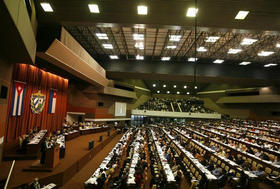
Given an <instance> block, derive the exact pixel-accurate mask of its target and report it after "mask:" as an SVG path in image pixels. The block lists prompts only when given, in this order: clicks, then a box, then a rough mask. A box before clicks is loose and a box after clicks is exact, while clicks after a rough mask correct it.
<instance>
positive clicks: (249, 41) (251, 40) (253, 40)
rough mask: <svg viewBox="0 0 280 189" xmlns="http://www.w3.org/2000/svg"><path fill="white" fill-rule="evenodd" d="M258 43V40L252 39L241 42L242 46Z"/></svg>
mask: <svg viewBox="0 0 280 189" xmlns="http://www.w3.org/2000/svg"><path fill="white" fill-rule="evenodd" d="M256 41H258V40H257V39H251V38H244V39H243V40H242V41H241V45H252V44H253V43H255V42H256Z"/></svg>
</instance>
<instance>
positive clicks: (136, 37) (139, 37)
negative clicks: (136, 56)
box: [133, 33, 144, 41]
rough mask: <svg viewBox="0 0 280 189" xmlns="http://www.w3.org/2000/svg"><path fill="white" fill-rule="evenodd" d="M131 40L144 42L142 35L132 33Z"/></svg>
mask: <svg viewBox="0 0 280 189" xmlns="http://www.w3.org/2000/svg"><path fill="white" fill-rule="evenodd" d="M133 39H134V40H138V41H143V40H144V34H138V33H134V34H133Z"/></svg>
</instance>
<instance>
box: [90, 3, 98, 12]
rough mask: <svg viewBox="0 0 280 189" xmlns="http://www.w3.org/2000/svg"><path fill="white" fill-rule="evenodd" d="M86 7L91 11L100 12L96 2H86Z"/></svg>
mask: <svg viewBox="0 0 280 189" xmlns="http://www.w3.org/2000/svg"><path fill="white" fill-rule="evenodd" d="M88 8H89V11H90V12H91V13H100V12H99V7H98V5H97V4H88Z"/></svg>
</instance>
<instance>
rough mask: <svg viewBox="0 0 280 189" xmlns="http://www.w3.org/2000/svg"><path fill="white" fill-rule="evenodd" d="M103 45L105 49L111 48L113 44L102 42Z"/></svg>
mask: <svg viewBox="0 0 280 189" xmlns="http://www.w3.org/2000/svg"><path fill="white" fill-rule="evenodd" d="M102 45H103V47H104V48H105V49H113V45H112V44H109V43H108V44H102Z"/></svg>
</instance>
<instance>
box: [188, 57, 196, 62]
mask: <svg viewBox="0 0 280 189" xmlns="http://www.w3.org/2000/svg"><path fill="white" fill-rule="evenodd" d="M196 60H198V58H193V57H191V58H188V61H189V62H195V61H196Z"/></svg>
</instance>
